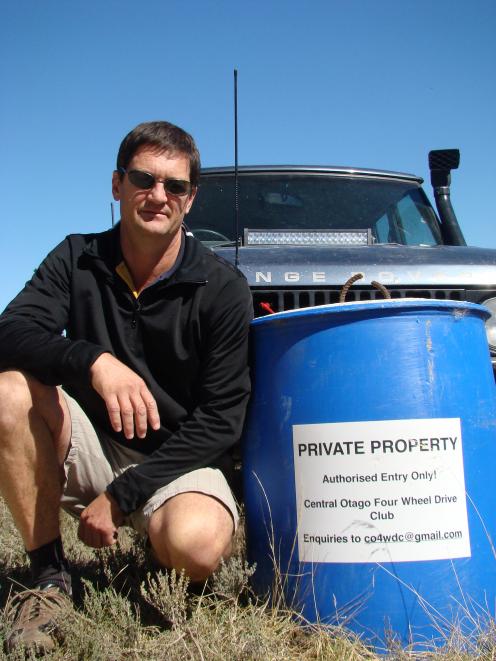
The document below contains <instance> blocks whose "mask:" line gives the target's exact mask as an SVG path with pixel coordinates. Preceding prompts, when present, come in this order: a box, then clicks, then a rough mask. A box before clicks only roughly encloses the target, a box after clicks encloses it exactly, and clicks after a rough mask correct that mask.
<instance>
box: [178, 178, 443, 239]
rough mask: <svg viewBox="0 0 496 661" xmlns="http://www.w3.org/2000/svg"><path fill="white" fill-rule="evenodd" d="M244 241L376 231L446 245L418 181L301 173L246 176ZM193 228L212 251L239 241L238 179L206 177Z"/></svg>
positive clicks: (242, 185) (241, 195) (376, 235)
mask: <svg viewBox="0 0 496 661" xmlns="http://www.w3.org/2000/svg"><path fill="white" fill-rule="evenodd" d="M238 199H239V236H240V237H243V235H244V230H245V228H249V229H279V230H290V229H295V230H302V229H305V230H311V229H314V230H321V229H341V230H351V229H369V228H370V230H371V232H372V237H373V241H374V243H398V244H402V245H426V246H432V245H437V244H441V243H442V239H441V235H440V232H439V226H438V222H437V219H436V216H435V213H434V210H433V209H432V207H431V206H430V204H429V201H428V199H427V197H426V196H425V193H424V192H423V190H422V189H421V188H420V186H418V185H417V184H416V183H415V182H408V181H395V180H392V179H381V178H374V177H363V176H360V177H357V176H353V177H350V176H343V175H329V174H325V175H320V174H310V175H309V174H297V173H287V172H286V173H276V174H265V173H264V174H261V173H246V174H243V173H240V176H239V186H238ZM186 224H187V226H188V228H189V229H190V230H191V231H192V232H193V234H194V235H195V236H196V237H197V238H198V239H200V240H201V241H203V242H205V243H206V244H208V245H211V246H212V245H221V244H226V243H229V242H233V241H234V240H235V234H236V232H235V213H234V176H233V175H232V174H227V175H204V176H203V177H202V179H201V181H200V187H199V190H198V193H197V197H196V200H195V202H194V204H193V208H192V210H191V211H190V213H189V215H188V216H187V217H186Z"/></svg>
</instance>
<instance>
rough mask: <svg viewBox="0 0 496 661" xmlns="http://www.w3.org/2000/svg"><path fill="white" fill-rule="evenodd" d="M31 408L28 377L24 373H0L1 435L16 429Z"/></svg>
mask: <svg viewBox="0 0 496 661" xmlns="http://www.w3.org/2000/svg"><path fill="white" fill-rule="evenodd" d="M31 407H32V395H31V390H30V387H29V382H28V377H26V376H25V375H24V374H23V373H22V372H14V371H10V372H0V434H2V432H3V434H5V433H7V434H8V433H9V432H10V431H12V430H13V429H15V428H16V427H17V426H18V424H19V420H20V419H22V418H26V417H27V416H28V414H29V410H30V408H31Z"/></svg>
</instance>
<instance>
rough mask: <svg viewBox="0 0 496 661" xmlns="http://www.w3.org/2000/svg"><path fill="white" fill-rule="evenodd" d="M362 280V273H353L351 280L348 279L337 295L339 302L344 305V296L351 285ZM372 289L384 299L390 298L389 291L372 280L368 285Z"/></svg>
mask: <svg viewBox="0 0 496 661" xmlns="http://www.w3.org/2000/svg"><path fill="white" fill-rule="evenodd" d="M362 278H363V273H355V274H354V275H352V276H351V278H348V280H347V281H346V282H345V283H344V285H343V288H342V289H341V293H340V294H339V302H340V303H344V302H345V299H346V294H347V293H348V291H349V289H350V287H351V285H352V284H353V283H355V282H356V281H357V280H361V279H362ZM370 284H371V285H372V287H375V288H376V289H378V290H379V291H380V292H381V293H382V295H383V296H384V298H391V294H390V293H389V291H388V290H387V289H386V287H384V285H381V283H380V282H377V280H372V282H371V283H370Z"/></svg>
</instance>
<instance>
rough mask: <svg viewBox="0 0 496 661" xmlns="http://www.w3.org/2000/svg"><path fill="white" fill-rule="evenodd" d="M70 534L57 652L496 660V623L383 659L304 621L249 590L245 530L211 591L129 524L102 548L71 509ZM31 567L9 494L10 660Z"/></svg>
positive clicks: (6, 587) (1, 587)
mask: <svg viewBox="0 0 496 661" xmlns="http://www.w3.org/2000/svg"><path fill="white" fill-rule="evenodd" d="M62 523H63V536H64V543H65V547H66V552H67V555H68V556H69V558H70V560H71V563H72V565H73V579H75V581H74V595H75V604H76V606H75V608H74V609H70V610H68V611H67V612H66V613H63V614H62V615H61V617H60V621H59V627H58V628H59V635H60V642H59V644H58V646H57V648H56V649H55V651H54V652H53V653H52V654H50V655H49V657H48V656H47V657H45V658H50V659H59V660H62V659H64V660H71V661H72V660H81V661H86V660H92V661H93V660H94V661H127V660H140V661H141V660H142V659H143V660H147V659H150V660H157V661H159V660H160V661H169V660H170V661H197V660H198V661H219V660H224V659H225V660H228V661H231V660H232V661H279V660H280V661H310V660H312V661H314V660H326V661H327V660H329V661H334V660H335V661H341V660H347V661H348V660H349V661H371V660H374V659H375V660H377V659H380V658H387V659H389V660H391V661H393V660H395V661H407V660H411V659H425V660H428V659H436V660H437V661H444V660H446V661H466V660H468V659H479V660H483V661H486V660H487V661H496V626H494V627H493V626H490V627H489V628H487V627H486V629H485V630H481V634H480V638H479V639H478V640H477V641H476V642H475V643H474V642H473V641H471V642H470V643H469V641H467V640H466V639H465V638H464V637H463V636H462V635H461V634H460V633H459V629H457V628H455V629H454V631H453V636H452V638H451V639H450V640H449V641H448V642H447V645H446V646H445V647H444V648H443V649H441V650H433V651H427V652H425V653H422V654H413V653H410V652H409V651H408V650H406V649H403V648H401V646H399V645H396V644H395V643H394V638H392V639H391V644H390V649H389V651H388V653H387V654H386V655H383V656H382V657H379V656H376V654H374V652H373V651H371V650H369V649H367V648H366V647H365V646H364V645H363V644H362V643H361V642H360V641H359V640H358V639H357V638H356V637H354V636H353V635H351V634H349V633H347V632H346V631H344V630H342V629H336V628H331V627H324V626H317V625H310V624H308V623H304V622H301V621H300V622H298V618H297V617H296V616H295V613H293V612H291V611H290V610H289V609H287V608H285V607H284V604H282V602H281V604H280V605H279V606H278V607H277V606H274V605H272V606H269V604H268V603H267V602H264V601H259V600H257V599H256V598H255V596H254V595H253V594H252V593H251V592H250V590H249V578H250V576H251V574H252V573H253V571H254V567H250V566H249V565H248V564H247V562H246V560H245V557H244V542H243V539H242V536H241V535H240V536H239V538H238V540H237V549H236V552H235V554H234V556H233V557H232V558H231V559H230V560H229V561H228V562H226V563H225V564H224V565H223V566H222V567H220V569H219V570H218V571H217V573H216V575H215V576H214V577H213V579H212V580H211V581H210V583H209V587H208V588H204V589H203V590H200V591H199V590H197V589H195V586H190V585H189V581H188V579H187V577H185V576H184V575H182V574H176V572H170V573H169V572H165V571H161V570H159V569H158V568H156V567H155V566H154V565H153V562H152V560H151V558H150V557H149V555H148V553H147V549H146V547H145V545H144V544H143V542H142V541H141V540H139V539H138V538H137V537H136V536H135V535H134V533H132V532H128V531H126V530H123V531H121V532H120V536H119V540H118V543H117V544H116V545H115V546H114V547H113V548H111V549H103V550H99V551H96V550H93V549H89V548H87V547H85V546H84V545H83V544H81V543H80V542H79V540H78V539H77V527H76V523H75V522H74V521H73V520H71V519H70V518H69V517H66V516H65V515H63V520H62ZM28 575H29V572H28V569H27V564H26V559H25V554H24V552H23V548H22V543H21V540H20V538H19V536H18V534H17V532H16V530H15V528H14V526H13V524H12V520H11V518H10V514H9V513H8V511H7V509H6V507H5V505H4V503H3V501H1V499H0V608H1V609H2V612H1V615H0V659H7V658H8V659H13V660H15V659H19V660H21V659H22V660H24V659H25V658H30V657H29V655H28V656H27V657H26V654H25V652H24V651H23V650H19V652H18V653H17V652H16V654H11V655H10V656H7V655H6V654H5V653H4V652H3V641H4V639H5V635H6V632H7V631H8V626H9V623H8V622H7V621H6V619H5V614H4V606H5V604H6V603H7V602H8V599H9V595H10V594H11V593H14V592H15V591H16V590H17V589H18V585H25V584H26V582H27V580H28Z"/></svg>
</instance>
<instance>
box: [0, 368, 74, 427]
mask: <svg viewBox="0 0 496 661" xmlns="http://www.w3.org/2000/svg"><path fill="white" fill-rule="evenodd" d="M60 399H61V398H60V396H59V393H58V391H57V388H55V387H54V386H47V385H44V384H43V383H41V382H40V381H37V380H36V379H35V378H33V377H31V376H30V375H28V374H26V373H24V372H20V371H14V370H12V371H6V372H0V439H2V438H3V439H5V438H7V437H8V435H9V434H11V433H13V432H15V431H16V430H18V429H19V427H20V426H22V425H23V424H24V425H30V424H31V422H32V420H31V416H32V413H33V411H36V413H38V414H39V415H40V416H41V418H43V420H44V421H45V422H46V424H47V426H48V428H49V429H50V431H51V432H52V433H53V434H56V435H57V436H58V435H59V434H60V431H61V430H62V427H63V425H64V418H65V417H66V411H65V407H64V405H63V403H61V401H60Z"/></svg>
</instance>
